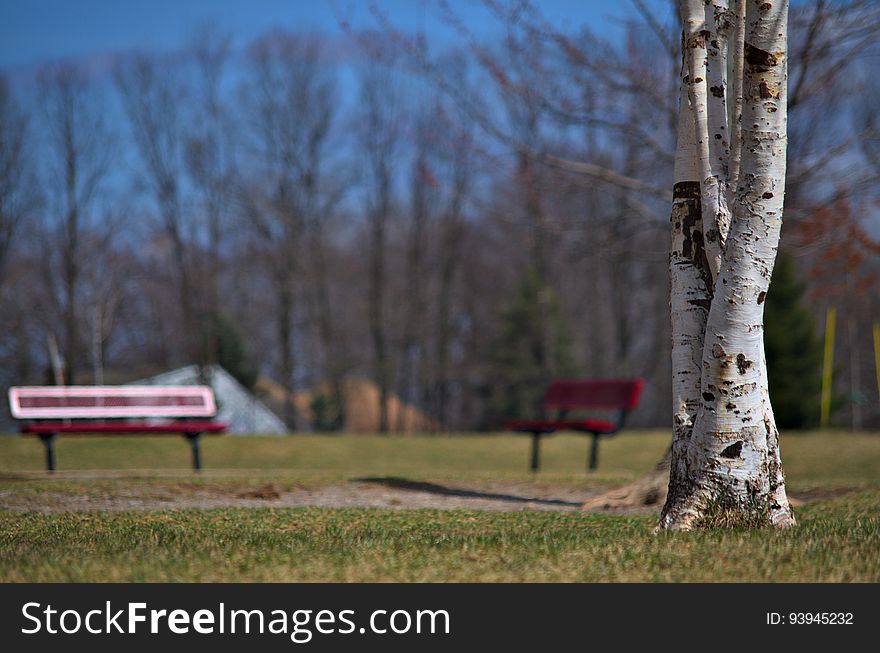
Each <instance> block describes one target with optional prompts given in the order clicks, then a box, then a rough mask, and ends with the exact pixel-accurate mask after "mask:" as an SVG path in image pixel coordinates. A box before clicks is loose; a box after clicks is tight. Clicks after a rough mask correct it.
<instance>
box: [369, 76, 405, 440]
mask: <svg viewBox="0 0 880 653" xmlns="http://www.w3.org/2000/svg"><path fill="white" fill-rule="evenodd" d="M398 83H399V81H398V80H396V79H395V77H394V74H393V73H392V72H391V70H390V69H388V68H386V67H384V65H383V64H381V63H374V64H372V65H370V66H369V67H368V68H366V70H365V71H364V73H363V76H362V78H361V87H360V92H361V103H362V107H363V117H362V120H363V122H362V125H361V129H360V133H359V136H360V147H361V152H362V156H363V157H364V169H365V192H366V202H367V222H368V229H369V238H370V244H369V248H370V249H369V251H370V254H369V258H370V261H369V275H368V276H369V291H368V306H369V309H368V312H369V315H368V321H369V328H370V339H371V341H372V347H373V370H374V375H375V378H376V383H377V385H378V386H379V431H380V432H381V433H387V432H388V430H389V427H390V424H389V419H388V400H389V397H390V393H391V384H392V378H391V375H392V369H393V367H392V363H391V352H390V346H389V342H388V320H387V315H386V302H387V301H388V300H387V296H386V289H387V283H388V279H387V272H386V261H385V258H386V246H387V239H388V225H389V221H390V218H391V213H392V210H393V208H394V206H393V198H394V188H393V184H394V175H395V159H396V157H397V154H398V149H399V138H400V134H399V129H400V125H399V122H398V116H399V111H400V98H399V97H398V90H397V84H398Z"/></svg>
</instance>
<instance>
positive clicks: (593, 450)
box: [590, 433, 599, 469]
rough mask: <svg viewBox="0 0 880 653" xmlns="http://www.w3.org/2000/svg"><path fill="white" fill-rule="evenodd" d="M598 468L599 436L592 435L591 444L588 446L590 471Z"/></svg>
mask: <svg viewBox="0 0 880 653" xmlns="http://www.w3.org/2000/svg"><path fill="white" fill-rule="evenodd" d="M598 466H599V434H598V433H593V443H592V444H591V445H590V469H596V467H598Z"/></svg>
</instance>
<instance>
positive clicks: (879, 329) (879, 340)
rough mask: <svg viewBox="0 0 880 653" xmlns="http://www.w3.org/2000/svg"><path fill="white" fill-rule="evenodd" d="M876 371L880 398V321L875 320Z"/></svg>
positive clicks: (879, 396)
mask: <svg viewBox="0 0 880 653" xmlns="http://www.w3.org/2000/svg"><path fill="white" fill-rule="evenodd" d="M874 371H875V372H876V373H877V397H878V398H880V322H874Z"/></svg>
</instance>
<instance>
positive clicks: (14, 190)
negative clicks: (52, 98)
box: [0, 75, 40, 287]
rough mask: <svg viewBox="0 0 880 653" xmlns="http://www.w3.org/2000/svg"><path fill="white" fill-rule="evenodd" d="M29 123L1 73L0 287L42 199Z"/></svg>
mask: <svg viewBox="0 0 880 653" xmlns="http://www.w3.org/2000/svg"><path fill="white" fill-rule="evenodd" d="M28 123H29V121H28V119H27V117H26V116H25V114H24V113H23V112H22V110H21V109H20V108H19V107H18V106H17V104H16V102H15V100H14V98H13V96H12V91H11V89H10V87H9V82H8V81H7V79H6V77H5V76H3V75H0V287H2V285H3V280H4V272H5V268H6V264H7V261H8V258H9V255H10V253H11V251H12V245H13V243H14V241H15V238H16V236H17V235H18V232H19V230H20V228H21V225H22V223H23V222H24V221H25V220H26V219H28V218H29V217H32V216H33V213H34V211H35V209H36V208H37V206H38V204H39V199H40V198H39V194H38V192H37V183H36V179H35V174H34V170H33V159H32V156H31V155H30V154H29V152H28V140H29V136H30V132H29V124H28Z"/></svg>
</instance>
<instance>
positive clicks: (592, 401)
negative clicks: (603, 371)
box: [504, 379, 645, 472]
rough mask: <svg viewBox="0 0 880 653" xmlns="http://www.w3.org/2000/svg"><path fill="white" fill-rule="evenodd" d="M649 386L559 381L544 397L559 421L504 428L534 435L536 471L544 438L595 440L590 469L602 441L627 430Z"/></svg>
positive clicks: (514, 422)
mask: <svg viewBox="0 0 880 653" xmlns="http://www.w3.org/2000/svg"><path fill="white" fill-rule="evenodd" d="M644 386H645V382H644V381H643V380H642V379H607V380H600V379H595V380H585V379H569V380H565V379H559V380H556V381H553V383H551V384H550V387H549V388H548V389H547V393H546V394H545V395H544V400H543V403H542V406H543V407H544V410H545V412H547V413H550V412H552V411H557V417H556V419H517V420H509V421H507V422H505V423H504V426H505V427H507V428H508V429H511V430H513V431H518V432H520V433H530V434H531V435H532V464H531V468H532V471H534V472H536V471H538V467H539V466H540V447H541V437H542V436H545V435H552V434H554V433H556V432H557V431H575V432H578V433H584V434H590V435H592V436H593V443H592V446H591V447H590V460H589V467H590V469H596V465H597V464H598V462H599V438H601V437H608V436H611V435H614V434H615V433H617V432H618V431H619V430H620V429H621V428H623V423H624V420H625V418H626V415H627V413H628V412H630V411H632V410H634V409H635V407H636V406H637V405H638V403H639V397H640V396H641V394H642V388H644ZM584 410H590V411H593V410H601V411H614V417H613V418H612V419H610V420H607V419H595V418H585V417H581V418H573V417H569V415H568V414H569V413H570V412H571V411H584Z"/></svg>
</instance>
